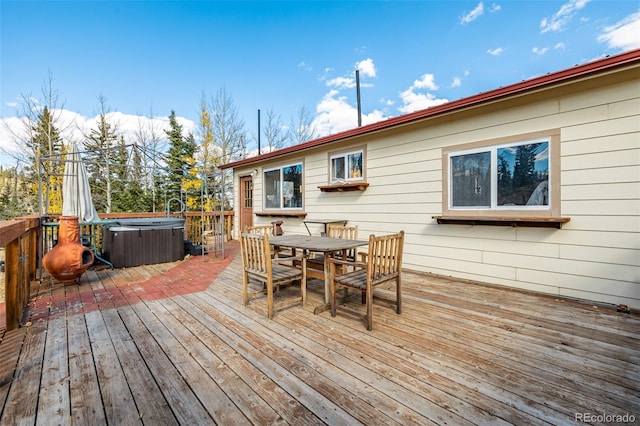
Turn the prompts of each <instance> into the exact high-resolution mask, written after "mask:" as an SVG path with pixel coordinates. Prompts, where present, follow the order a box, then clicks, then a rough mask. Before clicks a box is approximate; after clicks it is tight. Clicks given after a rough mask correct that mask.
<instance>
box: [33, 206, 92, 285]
mask: <svg viewBox="0 0 640 426" xmlns="http://www.w3.org/2000/svg"><path fill="white" fill-rule="evenodd" d="M93 260H94V255H93V251H92V250H91V249H90V248H88V247H85V246H83V245H82V244H80V226H79V223H78V216H61V217H60V226H59V228H58V244H56V246H55V247H54V248H53V249H52V250H50V251H48V252H47V254H45V255H44V257H43V258H42V266H44V268H45V269H46V270H47V272H48V273H49V274H50V275H51V276H52V277H53V278H55V279H56V280H58V281H62V282H65V281H75V280H76V279H77V278H79V277H80V276H81V275H82V274H84V272H85V271H86V270H87V269H88V268H89V267H90V266H91V265H92V264H93Z"/></svg>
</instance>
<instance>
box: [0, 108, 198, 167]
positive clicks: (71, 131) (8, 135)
mask: <svg viewBox="0 0 640 426" xmlns="http://www.w3.org/2000/svg"><path fill="white" fill-rule="evenodd" d="M52 114H53V116H54V117H56V128H58V130H59V131H60V134H61V136H62V139H63V141H64V142H65V143H69V142H76V143H78V144H79V145H80V146H81V145H82V142H83V140H84V138H85V135H87V134H89V133H90V132H91V129H92V128H95V127H96V125H97V122H98V116H95V117H89V118H87V117H84V116H82V115H80V114H78V113H76V112H73V111H69V110H65V109H62V110H54V111H52ZM107 119H108V121H109V122H110V123H113V124H114V125H117V130H118V133H119V134H121V135H122V136H124V139H125V141H127V143H133V142H134V141H135V140H136V133H137V132H138V131H139V128H140V126H142V128H146V129H149V128H150V127H151V126H153V128H154V130H155V131H156V133H157V136H159V137H160V138H161V139H166V134H165V132H164V129H168V128H169V118H168V117H163V116H160V117H146V116H139V115H133V114H124V113H121V112H110V113H108V114H107ZM23 120H24V119H21V118H19V117H7V118H0V148H1V149H2V151H4V152H7V153H9V154H17V153H19V152H21V147H20V143H19V141H17V140H16V137H15V136H16V135H17V136H18V137H19V138H22V140H24V139H25V138H26V135H25V122H24V121H23ZM176 120H177V122H178V124H180V125H182V133H183V135H184V136H187V135H188V134H189V133H190V132H192V133H193V132H195V128H196V124H195V123H194V122H193V121H191V120H188V119H186V118H183V117H176ZM0 164H7V165H11V161H7V158H6V155H5V156H2V157H0Z"/></svg>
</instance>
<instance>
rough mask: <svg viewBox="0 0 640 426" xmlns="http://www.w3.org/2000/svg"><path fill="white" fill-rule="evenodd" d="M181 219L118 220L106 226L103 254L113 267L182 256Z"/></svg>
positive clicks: (145, 263) (143, 263) (182, 236)
mask: <svg viewBox="0 0 640 426" xmlns="http://www.w3.org/2000/svg"><path fill="white" fill-rule="evenodd" d="M184 222H185V221H184V219H177V218H149V219H118V221H117V222H116V223H113V224H109V225H105V226H104V228H103V232H102V256H103V257H104V259H105V260H107V261H109V262H111V264H113V267H114V268H123V267H131V266H138V265H153V264H156V263H165V262H173V261H176V260H181V259H183V258H184V238H185V236H184Z"/></svg>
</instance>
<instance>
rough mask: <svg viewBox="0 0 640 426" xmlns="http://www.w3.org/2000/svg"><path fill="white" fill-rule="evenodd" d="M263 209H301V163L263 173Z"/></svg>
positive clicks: (266, 170)
mask: <svg viewBox="0 0 640 426" xmlns="http://www.w3.org/2000/svg"><path fill="white" fill-rule="evenodd" d="M264 207H265V209H301V208H302V163H296V164H291V165H287V166H283V167H279V168H275V169H265V171H264Z"/></svg>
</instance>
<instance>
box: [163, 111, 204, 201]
mask: <svg viewBox="0 0 640 426" xmlns="http://www.w3.org/2000/svg"><path fill="white" fill-rule="evenodd" d="M165 132H166V134H167V137H168V139H169V150H168V152H167V154H166V162H167V166H168V168H169V171H168V173H167V182H166V185H165V190H166V194H167V195H166V197H167V200H169V199H171V198H178V199H180V200H182V198H183V197H182V191H183V190H185V191H189V190H190V189H192V182H191V181H192V180H193V179H194V176H193V174H192V171H193V168H194V164H195V158H194V155H195V151H196V143H195V137H194V136H193V134H189V135H188V136H187V137H183V135H182V125H181V124H179V123H178V121H177V119H176V113H175V111H173V110H172V111H171V115H170V116H169V129H168V130H165ZM187 195H188V196H189V195H190V194H189V193H188V192H187ZM187 201H188V200H187Z"/></svg>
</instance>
